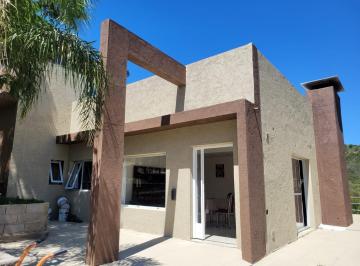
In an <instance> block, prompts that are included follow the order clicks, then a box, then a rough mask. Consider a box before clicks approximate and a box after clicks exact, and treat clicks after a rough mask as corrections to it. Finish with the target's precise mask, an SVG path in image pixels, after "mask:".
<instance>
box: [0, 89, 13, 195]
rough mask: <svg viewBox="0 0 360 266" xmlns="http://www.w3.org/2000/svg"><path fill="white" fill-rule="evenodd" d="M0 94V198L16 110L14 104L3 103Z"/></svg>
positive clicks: (7, 174) (5, 181)
mask: <svg viewBox="0 0 360 266" xmlns="http://www.w3.org/2000/svg"><path fill="white" fill-rule="evenodd" d="M1 98H3V97H2V96H1V94H0V196H4V195H6V190H7V183H8V176H9V164H10V159H11V152H12V147H13V140H14V132H15V123H16V110H17V105H16V103H15V102H13V101H12V102H10V103H5V102H4V101H2V99H1Z"/></svg>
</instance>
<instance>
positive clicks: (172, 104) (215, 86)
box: [70, 44, 254, 132]
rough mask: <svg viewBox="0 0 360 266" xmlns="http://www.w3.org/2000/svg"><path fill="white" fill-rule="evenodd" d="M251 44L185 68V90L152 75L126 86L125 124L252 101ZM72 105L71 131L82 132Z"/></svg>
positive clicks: (74, 104) (76, 111) (76, 112)
mask: <svg viewBox="0 0 360 266" xmlns="http://www.w3.org/2000/svg"><path fill="white" fill-rule="evenodd" d="M253 84H254V78H253V68H252V44H247V45H244V46H241V47H238V48H235V49H233V50H230V51H226V52H224V53H221V54H218V55H215V56H212V57H209V58H205V59H203V60H200V61H197V62H195V63H192V64H189V65H187V66H186V88H178V87H177V86H176V85H174V84H172V83H170V82H168V81H166V80H164V79H162V78H160V77H158V76H152V77H149V78H146V79H143V80H140V81H137V82H134V83H131V84H128V85H127V88H126V114H125V120H126V122H132V121H137V120H142V119H146V118H151V117H156V116H161V115H167V114H172V113H175V112H179V111H184V110H191V109H196V108H200V107H205V106H210V105H214V104H218V103H224V102H229V101H234V100H238V99H248V100H249V101H251V102H253V101H254V89H253V88H254V86H253ZM75 106H76V102H74V103H73V115H72V117H71V128H70V131H71V132H77V131H81V130H83V129H82V128H81V125H80V123H79V119H78V110H76V108H75Z"/></svg>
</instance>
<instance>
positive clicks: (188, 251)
mask: <svg viewBox="0 0 360 266" xmlns="http://www.w3.org/2000/svg"><path fill="white" fill-rule="evenodd" d="M49 231H50V233H49V236H48V238H47V239H46V241H44V242H43V243H42V244H41V246H40V247H39V248H37V249H35V250H34V252H33V256H32V257H30V259H28V260H27V262H26V263H25V265H34V261H35V260H36V259H37V258H39V257H41V255H44V254H46V253H47V252H49V251H55V250H59V249H61V248H65V249H68V250H69V251H68V253H66V254H64V255H63V256H61V257H59V258H57V259H56V260H53V261H51V262H50V263H49V264H47V265H84V262H83V258H84V255H85V249H84V245H85V241H86V233H87V225H86V224H71V223H65V224H64V223H50V225H49ZM27 243H29V241H18V242H12V243H5V244H4V243H2V244H0V250H1V251H4V252H7V253H9V254H11V255H13V256H19V255H20V253H21V250H22V248H23V247H25V246H26V244H27ZM120 250H121V252H120V259H121V260H120V261H117V262H114V263H111V264H109V265H129V266H130V265H136V266H139V265H149V266H155V265H197V266H200V265H207V266H211V265H217V266H218V265H227V266H231V265H237V266H243V265H250V264H248V263H246V262H245V261H243V260H242V259H241V252H240V250H239V249H237V248H232V247H228V246H224V245H218V244H211V243H209V242H198V241H197V242H195V241H185V240H179V239H173V238H165V237H161V236H156V235H151V234H145V233H139V232H135V231H131V230H126V229H122V230H121V240H120ZM359 254H360V215H355V216H354V224H353V225H352V226H350V227H349V228H347V229H346V230H345V231H330V230H324V229H318V230H316V231H313V232H311V233H309V234H307V235H305V236H304V237H302V238H300V239H299V240H298V241H296V242H293V243H290V244H289V245H287V246H285V247H283V248H281V249H279V250H278V251H275V252H273V253H271V254H269V255H268V256H267V257H265V258H264V259H263V260H261V261H260V262H258V263H256V264H255V265H257V266H265V265H266V266H270V265H271V266H275V265H276V266H279V265H280V266H281V265H284V266H285V265H286V266H287V265H292V266H293V265H294V266H297V265H298V266H300V265H301V266H307V265H309V266H336V265H338V266H343V265H346V266H352V265H354V266H355V265H360V255H359Z"/></svg>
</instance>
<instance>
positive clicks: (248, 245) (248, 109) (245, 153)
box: [237, 100, 266, 263]
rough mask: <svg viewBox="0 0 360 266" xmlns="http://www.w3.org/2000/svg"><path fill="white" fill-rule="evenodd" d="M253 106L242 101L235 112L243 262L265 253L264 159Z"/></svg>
mask: <svg viewBox="0 0 360 266" xmlns="http://www.w3.org/2000/svg"><path fill="white" fill-rule="evenodd" d="M254 107H255V106H254V104H252V103H250V102H248V101H246V100H243V101H241V104H240V108H239V111H238V113H237V146H238V165H239V185H240V224H241V249H242V257H243V259H244V260H246V261H248V262H250V263H254V262H256V261H258V260H260V259H261V258H263V257H264V256H265V254H266V217H265V185H264V165H263V160H264V158H263V150H262V141H261V126H260V121H259V119H258V118H257V114H256V112H258V110H256V108H254Z"/></svg>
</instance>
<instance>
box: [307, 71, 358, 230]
mask: <svg viewBox="0 0 360 266" xmlns="http://www.w3.org/2000/svg"><path fill="white" fill-rule="evenodd" d="M303 86H304V87H305V88H306V89H308V91H307V93H308V96H309V99H310V102H311V104H312V110H313V117H314V132H315V144H316V158H317V166H318V178H319V188H320V202H321V214H322V223H323V224H328V225H336V226H349V225H350V224H352V214H351V204H350V195H349V187H348V180H347V176H346V163H345V153H344V139H343V132H342V123H341V110H340V98H339V97H338V94H337V93H338V91H341V90H343V88H342V85H341V83H340V81H339V79H338V78H336V77H334V78H327V79H323V80H318V81H314V82H309V83H305V84H303Z"/></svg>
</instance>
